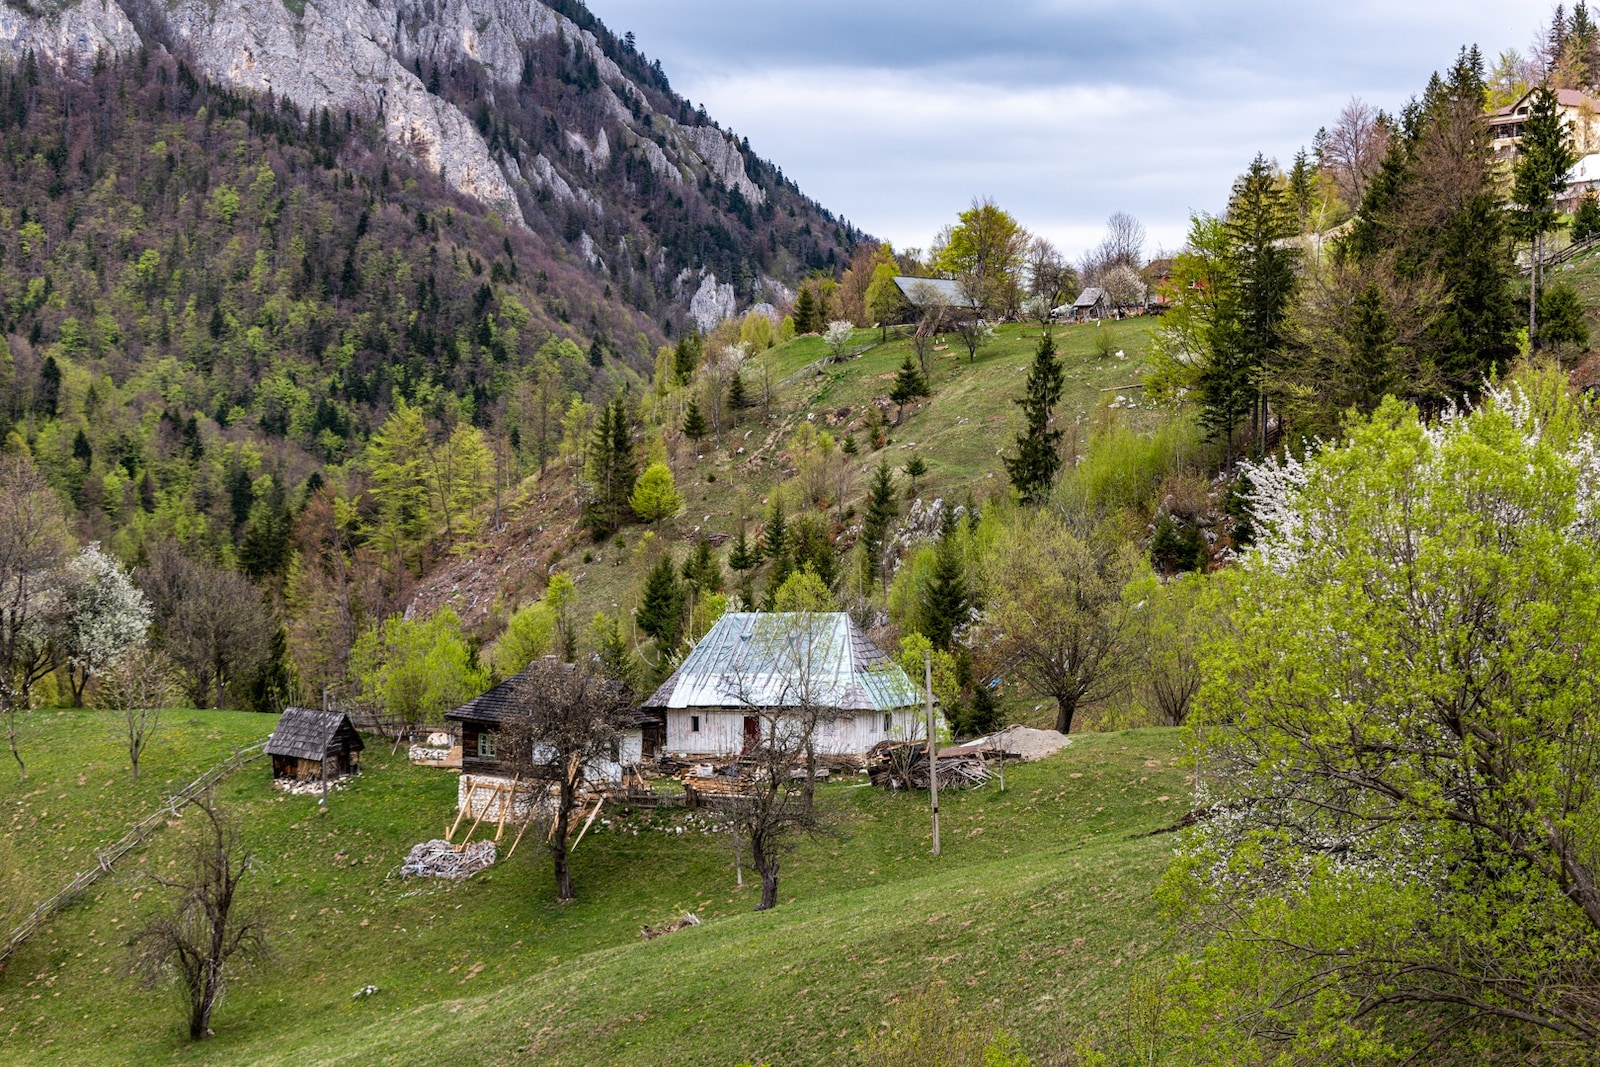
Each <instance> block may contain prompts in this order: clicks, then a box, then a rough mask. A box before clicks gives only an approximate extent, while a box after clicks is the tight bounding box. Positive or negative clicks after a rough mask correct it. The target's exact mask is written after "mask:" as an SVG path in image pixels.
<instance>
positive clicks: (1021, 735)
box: [967, 726, 1072, 763]
mask: <svg viewBox="0 0 1600 1067" xmlns="http://www.w3.org/2000/svg"><path fill="white" fill-rule="evenodd" d="M967 744H969V745H983V746H984V747H985V748H998V749H1003V750H1004V751H1005V753H1006V756H1007V758H1010V757H1012V756H1015V757H1017V758H1018V759H1020V760H1022V762H1024V763H1032V762H1033V761H1034V760H1041V759H1044V758H1045V757H1046V756H1053V755H1055V754H1056V753H1057V752H1059V751H1061V750H1062V749H1063V748H1066V747H1067V746H1068V745H1070V744H1072V739H1071V738H1069V737H1068V736H1067V735H1066V734H1059V733H1056V732H1055V731H1054V730H1035V729H1033V728H1032V727H1031V726H1008V727H1006V728H1005V729H1004V730H1001V731H999V732H998V733H993V734H990V735H989V736H988V737H984V738H980V739H979V740H977V741H969V742H967Z"/></svg>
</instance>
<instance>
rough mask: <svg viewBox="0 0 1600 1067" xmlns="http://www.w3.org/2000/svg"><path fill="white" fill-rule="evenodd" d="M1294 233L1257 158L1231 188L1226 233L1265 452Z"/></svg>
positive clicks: (1291, 280) (1274, 183) (1292, 278)
mask: <svg viewBox="0 0 1600 1067" xmlns="http://www.w3.org/2000/svg"><path fill="white" fill-rule="evenodd" d="M1296 230H1297V227H1296V225H1295V223H1294V220H1293V217H1292V216H1291V214H1290V211H1289V206H1288V205H1287V204H1286V203H1285V202H1284V195H1283V190H1282V188H1280V186H1279V185H1278V179H1277V175H1276V174H1274V173H1273V169H1272V166H1271V165H1270V164H1269V163H1268V162H1267V159H1266V157H1265V156H1262V155H1259V154H1258V155H1257V156H1256V158H1255V159H1253V160H1252V161H1251V162H1250V166H1249V168H1248V169H1247V170H1246V171H1245V172H1244V174H1243V175H1242V176H1241V177H1240V178H1239V180H1238V181H1237V182H1235V183H1234V187H1233V196H1232V198H1231V199H1230V201H1229V202H1228V218H1227V233H1228V238H1229V241H1230V243H1231V244H1232V246H1233V247H1232V252H1233V258H1234V262H1235V271H1236V282H1237V285H1238V290H1239V341H1240V346H1241V356H1242V357H1243V358H1242V370H1243V372H1244V376H1245V378H1246V379H1247V381H1246V382H1242V383H1241V384H1242V385H1244V386H1245V387H1246V388H1249V389H1250V390H1251V392H1253V393H1254V406H1253V409H1252V423H1253V425H1254V428H1255V429H1256V431H1257V437H1258V439H1259V442H1260V444H1261V446H1262V450H1263V451H1265V445H1266V432H1267V381H1268V378H1269V376H1270V374H1271V370H1272V365H1273V363H1274V360H1275V358H1276V356H1277V355H1278V353H1279V352H1281V351H1282V350H1283V347H1284V345H1285V343H1286V342H1287V330H1288V319H1289V310H1290V302H1291V301H1292V299H1293V297H1294V290H1295V282H1296V275H1295V267H1296V265H1297V263H1298V260H1299V254H1298V252H1297V251H1296V250H1295V249H1294V248H1293V247H1291V246H1290V245H1289V244H1287V243H1286V241H1285V238H1288V237H1292V236H1294V234H1295V232H1296Z"/></svg>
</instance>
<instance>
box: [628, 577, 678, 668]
mask: <svg viewBox="0 0 1600 1067" xmlns="http://www.w3.org/2000/svg"><path fill="white" fill-rule="evenodd" d="M684 592H685V591H684V588H683V584H682V583H681V582H680V581H679V580H678V570H677V568H676V567H674V566H673V565H672V553H671V552H664V553H662V555H661V558H660V559H658V560H657V561H656V565H655V566H654V567H652V568H651V569H650V575H649V577H647V578H646V579H645V582H644V596H642V597H641V598H640V600H639V607H638V610H637V611H635V612H634V613H633V621H634V622H635V623H636V624H638V627H639V632H640V633H642V634H645V635H646V636H648V637H650V638H652V639H654V641H655V643H656V648H657V649H658V650H659V651H660V652H661V653H662V654H663V655H664V656H665V655H670V654H671V653H672V652H673V651H674V650H675V649H676V648H677V647H678V638H679V636H680V635H682V633H683V604H684Z"/></svg>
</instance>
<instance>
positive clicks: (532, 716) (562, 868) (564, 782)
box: [496, 658, 634, 900]
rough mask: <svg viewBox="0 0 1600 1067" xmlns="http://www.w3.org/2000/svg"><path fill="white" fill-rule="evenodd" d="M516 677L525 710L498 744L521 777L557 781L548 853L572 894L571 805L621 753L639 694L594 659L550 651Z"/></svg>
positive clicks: (559, 892) (559, 881)
mask: <svg viewBox="0 0 1600 1067" xmlns="http://www.w3.org/2000/svg"><path fill="white" fill-rule="evenodd" d="M517 678H518V679H519V682H518V686H517V693H516V696H515V698H514V699H515V701H516V703H517V705H518V707H519V709H520V710H521V712H522V714H518V715H515V716H513V717H511V718H509V719H507V720H506V721H503V722H502V723H501V725H500V729H499V731H498V736H497V738H496V745H497V747H498V749H499V751H501V752H504V753H505V756H504V759H505V761H506V762H507V763H508V764H509V765H510V766H511V767H512V768H513V769H514V770H515V773H516V775H517V777H518V778H519V779H521V780H524V781H542V782H548V783H550V784H551V785H552V786H553V788H554V801H555V808H554V812H553V821H554V823H555V825H554V828H553V830H552V833H551V835H550V859H551V862H552V864H553V865H554V867H555V879H556V896H557V897H558V898H559V899H561V900H571V899H572V895H573V890H572V869H571V866H570V865H569V864H568V862H567V835H568V832H569V831H570V829H571V820H572V812H573V811H574V810H575V809H576V808H577V806H578V800H579V797H580V796H581V794H582V793H583V789H584V786H585V785H586V784H587V783H588V781H589V779H590V777H591V776H592V775H593V774H594V773H595V770H596V767H595V765H596V764H598V763H604V762H606V761H612V762H615V761H616V759H617V758H618V756H619V752H618V751H617V745H618V742H619V740H620V738H621V736H622V731H623V730H625V729H627V728H628V727H629V726H631V725H633V721H634V720H633V714H634V712H633V699H632V697H631V695H630V694H629V692H628V688H627V686H626V685H624V684H622V683H621V682H617V681H614V680H612V679H610V678H606V677H604V676H603V675H602V674H601V673H600V671H599V670H598V668H597V666H596V665H595V664H593V663H589V662H585V663H581V664H572V663H563V662H561V661H560V660H557V659H554V658H547V659H543V660H539V661H538V662H536V663H533V664H530V665H529V666H528V669H527V670H525V671H523V672H522V673H521V674H520V675H518V676H517Z"/></svg>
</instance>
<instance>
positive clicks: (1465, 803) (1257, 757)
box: [1169, 375, 1600, 1063]
mask: <svg viewBox="0 0 1600 1067" xmlns="http://www.w3.org/2000/svg"><path fill="white" fill-rule="evenodd" d="M1349 434H1350V437H1349V440H1348V441H1347V442H1345V443H1343V444H1340V445H1338V446H1336V447H1335V446H1324V447H1321V448H1320V449H1318V450H1317V451H1316V452H1315V453H1314V454H1313V455H1312V456H1311V457H1310V458H1309V459H1307V460H1306V461H1304V462H1303V463H1299V462H1296V463H1287V464H1274V465H1268V466H1259V467H1256V468H1254V469H1252V470H1251V472H1250V478H1251V482H1252V485H1253V486H1254V519H1255V525H1256V531H1257V533H1256V536H1257V547H1256V548H1254V549H1252V550H1251V551H1250V552H1249V553H1247V554H1246V555H1245V556H1244V558H1243V560H1242V562H1241V565H1240V567H1239V568H1238V570H1237V571H1236V572H1234V573H1233V574H1231V575H1229V576H1228V580H1227V581H1226V584H1225V586H1224V591H1225V594H1226V600H1227V602H1228V603H1229V604H1230V605H1231V608H1232V610H1231V618H1230V619H1229V625H1228V626H1226V627H1222V628H1220V630H1219V632H1218V634H1217V635H1216V639H1215V640H1213V641H1212V642H1210V643H1209V645H1210V647H1208V648H1207V649H1206V651H1205V655H1204V659H1203V662H1204V667H1203V672H1204V681H1203V685H1202V689H1201V692H1200V696H1199V698H1198V699H1197V703H1196V709H1195V712H1194V713H1193V716H1192V718H1191V723H1192V724H1193V729H1194V738H1195V740H1196V741H1197V746H1196V753H1195V755H1196V778H1197V783H1198V786H1197V793H1198V794H1199V802H1200V803H1201V804H1202V805H1205V808H1204V811H1205V813H1206V815H1207V817H1206V818H1204V819H1202V820H1201V821H1200V822H1199V823H1198V824H1197V826H1196V828H1195V829H1194V830H1193V831H1191V833H1190V835H1189V837H1188V839H1187V845H1186V849H1185V854H1184V855H1183V857H1182V858H1181V859H1180V860H1179V864H1178V868H1177V870H1176V871H1175V872H1174V875H1175V877H1174V878H1172V879H1170V880H1169V881H1170V882H1171V884H1173V885H1185V886H1187V891H1188V893H1189V900H1190V902H1191V903H1193V904H1194V905H1196V908H1197V911H1196V914H1197V915H1199V916H1203V917H1205V918H1206V919H1208V920H1209V921H1210V922H1211V923H1212V924H1214V925H1213V928H1214V929H1215V930H1216V931H1217V932H1218V933H1219V934H1220V935H1221V937H1220V938H1219V940H1218V941H1217V942H1216V943H1215V944H1214V945H1213V947H1212V949H1211V950H1210V951H1209V952H1208V954H1207V957H1206V960H1205V967H1206V969H1207V971H1208V973H1207V974H1206V975H1205V976H1204V978H1203V980H1202V981H1201V983H1200V984H1201V986H1203V987H1204V988H1205V989H1207V990H1211V991H1214V992H1213V993H1210V994H1207V995H1211V996H1213V997H1214V1001H1215V1002H1214V1003H1213V1004H1211V1005H1210V1007H1211V1008H1214V1009H1215V1013H1216V1017H1226V1018H1228V1019H1231V1020H1232V1021H1233V1022H1234V1023H1235V1024H1236V1026H1237V1032H1238V1033H1239V1034H1241V1035H1244V1037H1243V1039H1244V1040H1247V1041H1249V1042H1251V1043H1253V1044H1255V1045H1257V1046H1261V1047H1257V1048H1256V1049H1255V1050H1254V1051H1255V1052H1256V1053H1265V1052H1267V1051H1268V1049H1267V1048H1266V1046H1274V1045H1275V1046H1276V1048H1275V1049H1274V1050H1272V1051H1273V1054H1274V1055H1279V1054H1281V1055H1282V1057H1283V1058H1284V1059H1285V1060H1292V1061H1295V1062H1310V1061H1311V1059H1312V1058H1313V1057H1311V1056H1310V1053H1311V1051H1312V1050H1313V1049H1319V1048H1323V1047H1325V1043H1326V1042H1330V1041H1331V1042H1335V1043H1346V1044H1347V1043H1349V1042H1352V1041H1354V1042H1358V1043H1362V1048H1361V1049H1359V1050H1355V1049H1354V1046H1353V1045H1352V1046H1350V1047H1351V1048H1352V1051H1351V1053H1350V1055H1349V1057H1348V1058H1346V1059H1344V1060H1342V1061H1341V1062H1365V1063H1377V1062H1383V1061H1384V1060H1385V1059H1386V1058H1387V1055H1388V1054H1387V1053H1386V1052H1382V1051H1381V1050H1379V1049H1377V1048H1376V1047H1374V1046H1373V1044H1372V1043H1377V1044H1383V1045H1385V1046H1386V1047H1388V1045H1389V1038H1390V1037H1391V1035H1394V1034H1395V1033H1397V1032H1398V1031H1397V1030H1391V1029H1390V1027H1389V1024H1390V1023H1391V1022H1393V1023H1399V1024H1400V1026H1399V1028H1398V1030H1400V1031H1404V1033H1406V1034H1413V1033H1415V1034H1424V1033H1430V1032H1431V1034H1432V1035H1433V1037H1434V1039H1435V1040H1437V1041H1438V1042H1439V1043H1440V1044H1439V1045H1438V1046H1435V1047H1433V1048H1431V1049H1428V1052H1429V1055H1430V1056H1434V1055H1436V1056H1437V1058H1438V1059H1440V1060H1449V1059H1451V1058H1452V1056H1451V1055H1450V1053H1449V1050H1448V1047H1445V1046H1447V1045H1449V1044H1450V1043H1452V1042H1455V1041H1457V1040H1459V1041H1460V1042H1461V1046H1460V1047H1461V1048H1467V1047H1471V1046H1472V1043H1473V1042H1474V1041H1476V1040H1480V1039H1485V1038H1488V1037H1490V1036H1491V1035H1492V1034H1495V1033H1500V1034H1504V1032H1505V1028H1506V1027H1512V1028H1516V1029H1519V1030H1521V1033H1520V1034H1519V1035H1518V1036H1517V1037H1516V1038H1515V1040H1516V1041H1523V1040H1527V1041H1529V1042H1535V1041H1548V1042H1553V1043H1554V1044H1555V1045H1559V1046H1564V1047H1567V1048H1582V1049H1584V1050H1587V1051H1590V1052H1592V1051H1593V1050H1594V1049H1595V1048H1596V1047H1600V1000H1597V998H1596V997H1595V995H1594V991H1595V988H1596V982H1595V977H1594V976H1595V975H1596V974H1600V834H1597V832H1596V827H1597V825H1600V822H1597V820H1600V733H1597V731H1596V728H1595V716H1594V709H1595V708H1596V706H1600V525H1597V523H1596V518H1595V516H1596V501H1597V500H1600V492H1597V489H1600V462H1597V456H1600V451H1597V448H1596V439H1595V437H1594V436H1593V435H1592V433H1590V432H1586V431H1585V430H1584V429H1583V427H1582V416H1581V414H1580V413H1579V412H1578V411H1577V409H1576V408H1575V406H1574V405H1573V403H1572V401H1571V399H1570V398H1569V397H1568V395H1567V391H1566V383H1565V381H1564V380H1563V379H1561V378H1559V377H1558V376H1555V375H1549V376H1545V377H1542V378H1541V377H1538V376H1533V377H1531V378H1530V379H1529V380H1528V381H1527V382H1526V383H1525V384H1524V385H1522V386H1519V387H1514V388H1512V389H1507V390H1503V391H1502V390H1491V391H1490V394H1489V395H1488V397H1487V398H1486V399H1485V401H1484V402H1483V404H1482V405H1481V406H1480V407H1478V408H1477V409H1475V410H1472V411H1470V412H1465V413H1450V414H1447V415H1446V416H1445V417H1443V418H1441V419H1438V420H1435V421H1434V422H1432V423H1424V422H1423V421H1422V420H1421V419H1420V418H1419V417H1418V414H1417V412H1416V411H1415V409H1412V408H1410V407H1408V406H1406V405H1404V404H1401V403H1400V402H1398V401H1395V400H1393V399H1390V400H1387V401H1385V402H1384V403H1383V404H1382V405H1381V406H1380V407H1379V408H1378V410H1377V411H1376V412H1375V413H1374V414H1373V416H1372V417H1371V418H1370V419H1368V420H1364V421H1360V422H1357V423H1353V424H1352V425H1351V427H1350V430H1349ZM1262 975H1270V976H1271V977H1270V978H1269V979H1268V980H1266V981H1259V982H1258V981H1257V979H1258V978H1260V977H1261V976H1262ZM1197 1017H1205V1018H1207V1019H1208V1021H1209V1020H1210V1019H1212V1018H1213V1016H1212V1015H1210V1014H1208V1013H1207V1011H1202V1012H1200V1013H1199V1015H1198V1016H1197ZM1264 1034H1270V1035H1273V1036H1270V1037H1263V1036H1262V1035H1264ZM1502 1040H1504V1039H1503V1038H1502ZM1285 1044H1287V1046H1288V1047H1287V1048H1285V1047H1284V1045H1285ZM1403 1045H1404V1042H1403V1040H1402V1041H1401V1042H1400V1043H1399V1044H1396V1045H1394V1046H1393V1048H1394V1049H1396V1050H1397V1056H1396V1058H1400V1056H1401V1055H1403V1054H1405V1049H1404V1047H1403ZM1424 1047H1425V1046H1424ZM1413 1051H1414V1050H1413ZM1380 1053H1381V1054H1380ZM1244 1058H1247V1059H1250V1060H1251V1061H1252V1062H1256V1061H1257V1057H1256V1056H1255V1055H1254V1054H1252V1055H1251V1056H1248V1057H1244ZM1271 1058H1273V1057H1272V1056H1261V1057H1260V1059H1271ZM1317 1061H1318V1062H1327V1061H1325V1060H1320V1059H1318V1060H1317Z"/></svg>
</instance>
